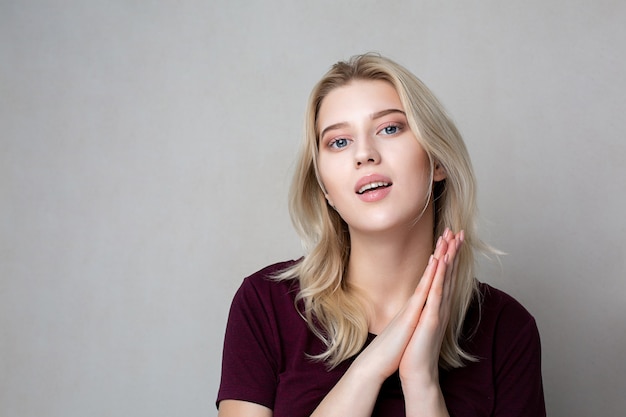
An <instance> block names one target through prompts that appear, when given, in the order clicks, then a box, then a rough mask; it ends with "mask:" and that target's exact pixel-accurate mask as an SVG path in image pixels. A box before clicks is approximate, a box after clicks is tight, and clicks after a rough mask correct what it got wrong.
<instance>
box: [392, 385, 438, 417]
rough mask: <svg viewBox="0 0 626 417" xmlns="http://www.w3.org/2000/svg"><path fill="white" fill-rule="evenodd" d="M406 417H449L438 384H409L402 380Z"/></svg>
mask: <svg viewBox="0 0 626 417" xmlns="http://www.w3.org/2000/svg"><path fill="white" fill-rule="evenodd" d="M402 391H403V392H404V400H405V405H406V416H407V417H418V416H429V417H434V416H449V414H448V410H447V408H446V403H445V400H444V398H443V393H442V392H441V387H440V386H439V383H438V382H434V383H433V382H432V381H431V382H428V383H420V384H416V383H413V384H411V383H410V382H408V381H406V380H402Z"/></svg>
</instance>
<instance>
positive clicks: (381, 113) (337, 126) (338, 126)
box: [320, 109, 406, 139]
mask: <svg viewBox="0 0 626 417" xmlns="http://www.w3.org/2000/svg"><path fill="white" fill-rule="evenodd" d="M392 113H400V114H402V115H404V116H406V113H405V112H404V111H402V110H400V109H386V110H381V111H377V112H376V113H372V114H371V115H370V119H371V120H376V119H380V118H381V117H383V116H386V115H388V114H392ZM346 126H348V123H347V122H340V123H335V124H333V125H330V126H328V127H326V128H324V130H322V133H320V139H321V138H323V137H324V135H325V134H326V132H328V131H330V130H335V129H341V128H344V127H346Z"/></svg>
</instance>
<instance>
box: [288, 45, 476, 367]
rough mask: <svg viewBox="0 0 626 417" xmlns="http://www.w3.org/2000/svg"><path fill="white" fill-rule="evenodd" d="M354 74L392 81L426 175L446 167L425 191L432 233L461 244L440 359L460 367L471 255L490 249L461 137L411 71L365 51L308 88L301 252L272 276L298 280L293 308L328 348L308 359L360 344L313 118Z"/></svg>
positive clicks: (337, 355)
mask: <svg viewBox="0 0 626 417" xmlns="http://www.w3.org/2000/svg"><path fill="white" fill-rule="evenodd" d="M354 80H383V81H387V82H389V83H390V84H391V85H393V87H394V88H395V89H396V91H397V93H398V95H399V97H400V101H401V102H402V105H403V107H404V110H405V112H406V116H407V119H408V124H409V127H410V129H411V130H412V131H413V133H414V134H415V136H416V137H417V140H418V141H419V143H420V144H421V146H422V147H423V148H424V150H425V151H426V153H427V154H428V157H429V160H430V165H431V178H432V177H433V174H434V167H435V164H439V165H440V166H441V167H442V168H443V169H444V170H445V172H446V178H445V180H443V181H440V182H437V183H435V184H434V186H433V188H432V190H431V193H432V195H431V196H428V198H429V199H430V198H432V199H433V201H434V211H435V220H434V236H439V235H441V234H442V233H443V231H444V229H445V227H450V228H451V229H452V230H454V231H459V230H464V231H465V243H464V245H463V246H462V249H461V252H460V254H459V255H458V257H459V264H458V273H457V282H456V285H455V290H454V294H453V295H452V311H451V317H450V321H449V324H448V327H447V329H446V333H445V337H444V340H443V344H442V348H441V352H440V356H439V362H440V365H441V366H442V367H444V368H456V367H461V366H463V361H464V360H470V361H472V360H475V359H474V358H473V357H472V356H470V355H468V354H467V353H466V352H464V351H463V350H462V349H461V347H460V346H459V339H460V337H461V332H462V327H463V322H464V319H465V315H466V312H467V309H468V307H469V305H470V302H471V301H472V299H473V298H474V297H475V296H478V288H477V281H476V280H475V279H474V256H475V252H476V251H477V250H483V251H486V250H488V247H487V246H486V245H484V244H483V243H482V242H481V241H480V240H479V239H478V237H477V236H476V225H475V215H476V185H475V177H474V172H473V169H472V166H471V162H470V159H469V155H468V152H467V149H466V147H465V144H464V142H463V139H462V138H461V135H460V133H459V131H458V130H457V128H456V127H455V125H454V123H453V122H452V120H451V119H450V117H449V116H448V115H447V114H446V112H445V110H444V109H443V107H442V105H441V104H440V103H439V101H438V100H437V98H436V97H435V96H434V95H433V94H432V93H431V91H430V90H429V89H428V88H427V87H426V86H425V85H424V84H423V83H422V82H421V81H420V80H419V79H418V78H417V77H415V75H413V74H412V73H410V72H409V71H408V70H406V69H405V68H404V67H402V66H400V65H398V64H397V63H395V62H393V61H391V60H389V59H387V58H384V57H381V56H379V55H376V54H364V55H358V56H354V57H352V58H351V59H350V60H348V61H345V62H344V61H342V62H338V63H336V64H335V65H333V67H332V68H331V69H330V70H329V71H328V72H327V73H326V75H324V77H323V78H322V79H321V80H320V81H319V82H318V83H317V85H316V86H315V87H314V88H313V91H312V93H311V95H310V98H309V102H308V107H307V112H306V121H305V135H304V143H303V146H302V149H301V151H300V156H299V160H298V164H297V167H296V172H295V175H294V179H293V183H292V186H291V191H290V212H291V217H292V221H293V223H294V226H295V228H296V230H297V232H298V233H299V235H300V237H301V239H302V242H303V245H304V248H305V251H306V255H305V256H304V258H303V259H302V260H301V261H300V262H298V263H297V264H295V265H294V266H292V267H291V268H289V269H288V270H286V271H283V272H282V273H280V274H279V275H278V276H277V279H297V280H298V281H299V284H300V292H299V294H298V295H297V298H296V303H297V305H298V306H299V311H300V313H301V314H302V316H303V317H304V319H305V320H306V322H307V323H308V326H309V328H310V329H311V331H313V332H314V333H315V334H316V335H317V336H318V337H319V338H320V339H321V340H322V341H323V342H324V343H325V345H326V351H325V352H323V353H321V354H319V355H315V356H313V358H315V359H318V360H322V361H325V362H326V363H327V364H328V365H329V367H330V368H333V367H335V366H336V365H338V364H339V363H340V362H342V361H343V360H345V359H347V358H349V357H351V356H353V355H355V354H357V353H358V352H359V351H360V350H361V349H362V348H363V345H364V343H365V341H366V338H367V335H368V322H367V315H366V313H365V311H366V309H365V306H364V300H363V299H361V298H360V297H359V296H358V295H357V294H356V292H355V291H351V288H350V286H349V284H348V282H347V281H346V280H344V279H343V278H344V273H345V270H346V266H347V263H348V257H349V255H350V235H349V233H348V228H347V225H346V223H345V222H344V221H343V219H342V218H341V217H340V216H339V214H338V213H337V212H336V211H335V210H333V209H331V208H330V207H329V205H328V204H327V201H326V198H325V197H324V191H323V189H322V186H321V182H320V181H319V174H318V172H317V155H318V141H319V131H318V128H317V116H318V113H319V109H320V106H321V103H322V101H323V100H324V98H325V97H326V96H327V95H328V94H329V93H330V92H331V91H332V90H334V89H335V88H338V87H341V86H345V85H346V84H349V83H350V82H351V81H354ZM427 201H428V200H427ZM434 244H435V242H433V246H434Z"/></svg>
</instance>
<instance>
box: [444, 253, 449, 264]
mask: <svg viewBox="0 0 626 417" xmlns="http://www.w3.org/2000/svg"><path fill="white" fill-rule="evenodd" d="M449 259H450V256H448V254H447V253H446V254H445V255H444V256H443V261H444V262H445V264H446V265H447V264H448V260H449Z"/></svg>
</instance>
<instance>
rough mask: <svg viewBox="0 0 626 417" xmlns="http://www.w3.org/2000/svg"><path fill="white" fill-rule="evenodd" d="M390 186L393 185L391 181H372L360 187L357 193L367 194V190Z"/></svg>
mask: <svg viewBox="0 0 626 417" xmlns="http://www.w3.org/2000/svg"><path fill="white" fill-rule="evenodd" d="M389 186H391V183H390V182H383V181H377V182H370V183H369V184H365V185H364V186H363V187H361V188H359V189H358V190H357V192H356V193H357V194H365V193H367V192H370V191H374V190H378V189H381V188H387V187H389Z"/></svg>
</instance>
